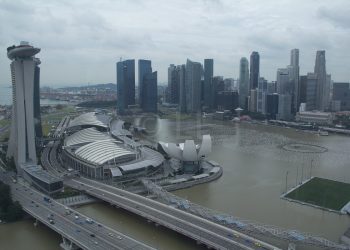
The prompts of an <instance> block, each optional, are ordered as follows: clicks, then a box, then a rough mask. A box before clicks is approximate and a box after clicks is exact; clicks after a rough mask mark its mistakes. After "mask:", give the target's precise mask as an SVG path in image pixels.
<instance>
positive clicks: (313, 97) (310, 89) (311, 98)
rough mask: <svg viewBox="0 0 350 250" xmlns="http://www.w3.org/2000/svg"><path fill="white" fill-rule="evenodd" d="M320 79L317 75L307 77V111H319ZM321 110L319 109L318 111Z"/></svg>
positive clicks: (310, 74) (311, 74)
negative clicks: (318, 93)
mask: <svg viewBox="0 0 350 250" xmlns="http://www.w3.org/2000/svg"><path fill="white" fill-rule="evenodd" d="M317 85H318V79H317V75H316V74H315V73H308V74H307V75H306V110H307V111H312V110H316V109H318V106H317V105H318V104H317V91H318V86H317ZM318 110H319V109H318Z"/></svg>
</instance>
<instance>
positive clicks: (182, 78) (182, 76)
mask: <svg viewBox="0 0 350 250" xmlns="http://www.w3.org/2000/svg"><path fill="white" fill-rule="evenodd" d="M177 67H178V68H179V85H180V95H179V111H180V112H181V113H186V112H187V104H186V65H185V64H182V65H179V66H177Z"/></svg>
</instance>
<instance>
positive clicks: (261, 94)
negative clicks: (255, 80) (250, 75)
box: [257, 77, 267, 114]
mask: <svg viewBox="0 0 350 250" xmlns="http://www.w3.org/2000/svg"><path fill="white" fill-rule="evenodd" d="M266 95H267V80H266V79H265V78H264V77H259V85H258V93H257V112H260V113H262V114H266Z"/></svg>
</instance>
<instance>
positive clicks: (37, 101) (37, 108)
mask: <svg viewBox="0 0 350 250" xmlns="http://www.w3.org/2000/svg"><path fill="white" fill-rule="evenodd" d="M36 62H37V64H36V66H35V70H34V96H33V98H34V100H33V101H34V122H35V136H36V145H37V148H38V146H39V140H40V138H41V137H43V130H42V126H41V114H40V68H39V64H40V60H39V59H37V60H36Z"/></svg>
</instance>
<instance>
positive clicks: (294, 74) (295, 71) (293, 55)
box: [290, 49, 300, 114]
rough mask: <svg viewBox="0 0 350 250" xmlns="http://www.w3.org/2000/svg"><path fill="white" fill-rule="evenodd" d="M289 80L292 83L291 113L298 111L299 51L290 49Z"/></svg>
mask: <svg viewBox="0 0 350 250" xmlns="http://www.w3.org/2000/svg"><path fill="white" fill-rule="evenodd" d="M290 70H291V74H290V79H291V83H292V93H291V94H292V113H293V114H295V113H296V112H297V111H298V107H299V104H300V100H299V98H300V97H299V92H300V91H299V88H300V86H299V49H292V50H291V52H290Z"/></svg>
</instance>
